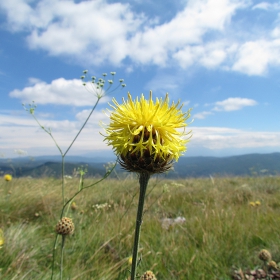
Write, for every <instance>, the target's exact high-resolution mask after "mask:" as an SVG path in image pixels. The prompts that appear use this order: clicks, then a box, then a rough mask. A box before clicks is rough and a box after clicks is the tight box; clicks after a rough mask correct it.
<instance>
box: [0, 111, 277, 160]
mask: <svg viewBox="0 0 280 280" xmlns="http://www.w3.org/2000/svg"><path fill="white" fill-rule="evenodd" d="M87 113H88V112H86V111H82V112H80V113H78V114H77V116H76V117H77V120H75V121H67V120H62V121H59V120H48V119H43V120H41V123H42V124H43V125H44V126H46V127H48V126H49V127H51V128H52V131H53V136H54V138H55V140H56V141H57V143H58V145H59V146H60V147H61V149H62V151H63V152H65V150H66V149H67V148H68V147H69V145H70V143H71V141H72V140H73V139H74V137H75V135H76V133H77V131H78V129H79V128H80V126H81V123H82V122H83V120H84V118H85V117H86V115H87ZM94 114H95V115H94V116H93V117H92V119H91V122H90V123H89V125H87V126H86V127H85V129H84V130H83V131H82V133H81V135H80V136H79V137H78V139H77V141H76V142H75V144H74V146H73V149H71V154H77V155H78V154H80V155H81V154H83V153H87V152H94V151H101V150H107V151H111V147H108V146H107V145H106V143H105V142H103V140H104V137H103V136H102V135H101V134H100V132H104V130H103V128H102V127H101V126H100V125H99V124H98V123H97V121H96V120H97V119H98V121H99V119H101V120H105V119H104V115H103V113H101V112H100V111H96V112H94ZM105 122H106V123H107V121H106V120H105ZM189 128H190V129H191V130H192V138H191V141H190V142H189V144H188V149H189V150H191V149H192V147H195V148H198V147H201V148H207V149H212V150H222V149H227V148H232V149H234V148H235V149H239V148H240V149H241V148H248V149H249V148H250V149H251V148H264V147H272V148H273V147H275V148H277V149H279V147H280V133H279V132H276V131H271V132H265V131H246V130H240V129H232V128H226V127H193V126H190V127H189ZM0 130H1V132H2V133H1V137H0V147H1V150H0V154H1V153H4V154H6V156H11V155H13V154H14V150H15V149H21V150H24V151H26V152H27V153H28V155H29V156H35V155H47V154H49V155H50V154H59V151H58V150H57V148H56V146H55V144H54V142H53V140H52V139H51V137H49V135H48V134H47V133H45V132H44V131H43V130H42V129H41V128H40V127H38V125H37V124H36V122H35V121H34V120H33V118H32V117H31V116H29V115H23V114H21V115H20V114H13V115H12V114H10V115H7V114H3V113H1V112H0ZM9 151H10V155H9V154H8V152H9ZM72 152H73V153H72Z"/></svg>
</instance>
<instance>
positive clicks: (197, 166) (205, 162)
mask: <svg viewBox="0 0 280 280" xmlns="http://www.w3.org/2000/svg"><path fill="white" fill-rule="evenodd" d="M113 160H114V159H113ZM106 163H107V162H101V161H100V158H99V159H97V158H87V157H75V156H71V157H70V156H69V157H66V163H65V174H66V175H72V174H73V172H74V171H75V170H77V169H78V168H79V167H81V166H83V167H86V168H87V176H103V175H104V174H105V172H106V170H105V168H104V165H105V164H106ZM116 171H117V172H118V173H119V174H120V173H122V172H125V171H124V170H122V169H121V168H120V167H119V166H118V167H117V168H116ZM0 172H1V173H2V174H4V173H11V174H13V175H14V176H16V177H26V176H32V177H43V176H46V177H60V176H61V157H59V156H41V157H34V158H29V157H21V158H13V159H11V160H9V159H0ZM210 175H211V176H253V175H259V176H261V175H280V153H271V154H248V155H240V156H230V157H181V158H180V159H179V161H178V162H176V163H174V170H172V171H170V172H168V174H167V175H164V176H167V177H169V178H185V177H208V176H210ZM112 176H114V175H113V174H112Z"/></svg>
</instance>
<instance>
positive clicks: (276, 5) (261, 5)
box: [252, 2, 280, 10]
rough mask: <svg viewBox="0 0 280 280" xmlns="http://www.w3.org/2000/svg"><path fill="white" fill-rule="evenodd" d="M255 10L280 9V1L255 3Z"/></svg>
mask: <svg viewBox="0 0 280 280" xmlns="http://www.w3.org/2000/svg"><path fill="white" fill-rule="evenodd" d="M252 9H253V10H255V9H261V10H278V9H280V5H279V3H268V2H261V3H259V4H257V5H254V6H253V8H252Z"/></svg>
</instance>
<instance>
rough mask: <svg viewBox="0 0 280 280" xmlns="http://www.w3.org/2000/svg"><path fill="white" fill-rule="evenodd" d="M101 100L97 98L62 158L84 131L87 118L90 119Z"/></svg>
mask: <svg viewBox="0 0 280 280" xmlns="http://www.w3.org/2000/svg"><path fill="white" fill-rule="evenodd" d="M101 98H102V96H97V101H96V103H95V105H94V106H93V108H92V109H91V112H90V113H89V115H88V117H87V119H86V120H85V122H84V124H83V125H82V127H81V128H80V130H79V132H78V133H77V135H76V136H75V138H74V139H73V141H72V143H71V144H70V146H69V147H68V148H67V150H66V152H65V153H64V154H63V155H64V156H66V154H67V153H68V151H69V150H70V149H71V147H72V145H73V144H74V142H75V141H76V139H77V138H78V136H79V135H80V133H81V132H82V130H83V129H84V127H85V125H86V124H87V122H88V120H89V118H90V117H91V115H92V113H93V111H94V110H95V108H96V106H97V105H98V103H99V100H100V99H101Z"/></svg>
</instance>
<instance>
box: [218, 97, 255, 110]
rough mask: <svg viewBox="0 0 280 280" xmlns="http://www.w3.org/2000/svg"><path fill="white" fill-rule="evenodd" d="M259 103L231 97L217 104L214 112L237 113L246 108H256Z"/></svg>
mask: <svg viewBox="0 0 280 280" xmlns="http://www.w3.org/2000/svg"><path fill="white" fill-rule="evenodd" d="M255 105H257V102H256V101H255V100H253V99H248V98H241V97H231V98H228V99H225V100H223V101H218V102H216V103H215V107H214V109H213V110H214V111H236V110H240V109H242V108H243V107H246V106H255Z"/></svg>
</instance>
